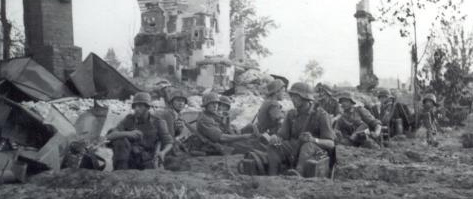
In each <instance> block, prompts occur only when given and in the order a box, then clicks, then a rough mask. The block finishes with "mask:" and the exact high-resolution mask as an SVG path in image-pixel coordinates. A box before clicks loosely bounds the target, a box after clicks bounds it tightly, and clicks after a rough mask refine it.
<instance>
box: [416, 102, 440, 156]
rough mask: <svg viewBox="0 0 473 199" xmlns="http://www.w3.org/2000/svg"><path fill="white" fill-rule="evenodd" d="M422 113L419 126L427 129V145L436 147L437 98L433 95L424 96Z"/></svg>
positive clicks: (437, 143)
mask: <svg viewBox="0 0 473 199" xmlns="http://www.w3.org/2000/svg"><path fill="white" fill-rule="evenodd" d="M422 104H423V107H422V113H421V116H420V119H421V124H422V125H423V126H424V127H425V128H426V129H427V144H428V145H430V146H434V147H437V146H438V145H439V142H438V141H437V140H436V135H437V132H438V131H439V130H440V129H438V128H439V126H438V122H437V110H436V107H437V106H438V104H437V98H436V97H435V95H434V94H426V95H425V96H424V99H423V100H422Z"/></svg>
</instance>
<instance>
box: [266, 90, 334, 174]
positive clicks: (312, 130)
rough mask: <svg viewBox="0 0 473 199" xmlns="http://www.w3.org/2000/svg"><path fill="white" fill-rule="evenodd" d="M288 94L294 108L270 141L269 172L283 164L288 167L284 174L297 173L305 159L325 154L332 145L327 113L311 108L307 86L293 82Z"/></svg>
mask: <svg viewBox="0 0 473 199" xmlns="http://www.w3.org/2000/svg"><path fill="white" fill-rule="evenodd" d="M289 94H290V97H291V100H292V103H293V104H294V107H295V109H293V110H290V111H289V112H288V114H287V116H286V118H285V119H284V121H283V123H282V126H281V129H280V130H279V132H278V134H277V135H274V136H272V138H271V140H270V144H271V147H270V149H269V150H268V174H269V175H277V174H278V173H280V172H281V171H282V170H283V168H284V167H285V168H289V170H288V174H291V175H300V174H301V173H302V172H303V169H304V165H305V164H306V162H307V161H308V160H311V159H317V158H320V157H322V156H325V155H327V152H328V151H331V150H333V149H334V147H335V145H334V139H335V134H334V132H333V130H332V127H331V121H330V116H329V115H328V113H327V112H325V111H324V110H323V109H322V108H316V109H313V107H312V106H313V105H312V101H313V100H314V99H313V97H312V92H311V88H310V86H309V85H307V84H305V83H295V84H294V85H292V87H291V89H290V90H289ZM292 168H295V169H292Z"/></svg>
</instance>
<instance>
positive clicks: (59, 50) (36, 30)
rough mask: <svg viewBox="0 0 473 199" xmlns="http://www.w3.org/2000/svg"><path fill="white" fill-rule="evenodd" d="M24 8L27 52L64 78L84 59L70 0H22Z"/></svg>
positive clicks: (60, 77)
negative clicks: (75, 34) (74, 27)
mask: <svg viewBox="0 0 473 199" xmlns="http://www.w3.org/2000/svg"><path fill="white" fill-rule="evenodd" d="M23 7H24V8H23V9H24V23H25V35H26V53H27V55H28V56H31V57H32V58H33V59H34V60H35V61H37V62H38V63H39V64H41V65H42V66H44V67H45V68H46V69H47V70H49V71H51V72H52V73H53V74H55V75H56V76H57V77H59V79H61V80H63V81H65V80H66V79H67V78H68V75H69V74H70V73H71V72H73V71H74V70H75V68H76V67H78V66H79V65H80V64H81V61H82V50H81V48H79V47H77V46H74V36H73V21H72V3H71V0H23Z"/></svg>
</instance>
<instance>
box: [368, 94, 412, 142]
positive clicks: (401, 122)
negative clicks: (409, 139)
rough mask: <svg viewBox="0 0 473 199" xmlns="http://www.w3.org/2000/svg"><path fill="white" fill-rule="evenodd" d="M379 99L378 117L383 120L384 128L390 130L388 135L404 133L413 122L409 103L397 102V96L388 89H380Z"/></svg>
mask: <svg viewBox="0 0 473 199" xmlns="http://www.w3.org/2000/svg"><path fill="white" fill-rule="evenodd" d="M378 99H379V101H380V103H381V106H380V111H379V116H378V117H377V119H378V120H380V121H381V123H382V125H383V129H386V130H387V131H388V136H389V137H394V136H397V135H404V134H405V133H406V132H407V131H408V130H409V128H410V126H411V125H412V124H413V121H412V117H411V116H412V114H411V112H410V111H409V108H408V107H407V105H405V104H402V103H399V102H396V98H395V97H394V96H393V95H392V94H391V92H389V90H387V89H382V90H380V91H379V93H378Z"/></svg>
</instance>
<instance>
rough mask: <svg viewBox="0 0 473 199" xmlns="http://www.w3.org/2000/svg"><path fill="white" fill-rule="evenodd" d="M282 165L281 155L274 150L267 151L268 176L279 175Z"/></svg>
mask: <svg viewBox="0 0 473 199" xmlns="http://www.w3.org/2000/svg"><path fill="white" fill-rule="evenodd" d="M281 164H282V159H281V155H280V154H279V153H278V151H277V150H276V149H274V148H270V149H269V150H268V175H270V176H275V175H278V174H279V170H280V167H281Z"/></svg>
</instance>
